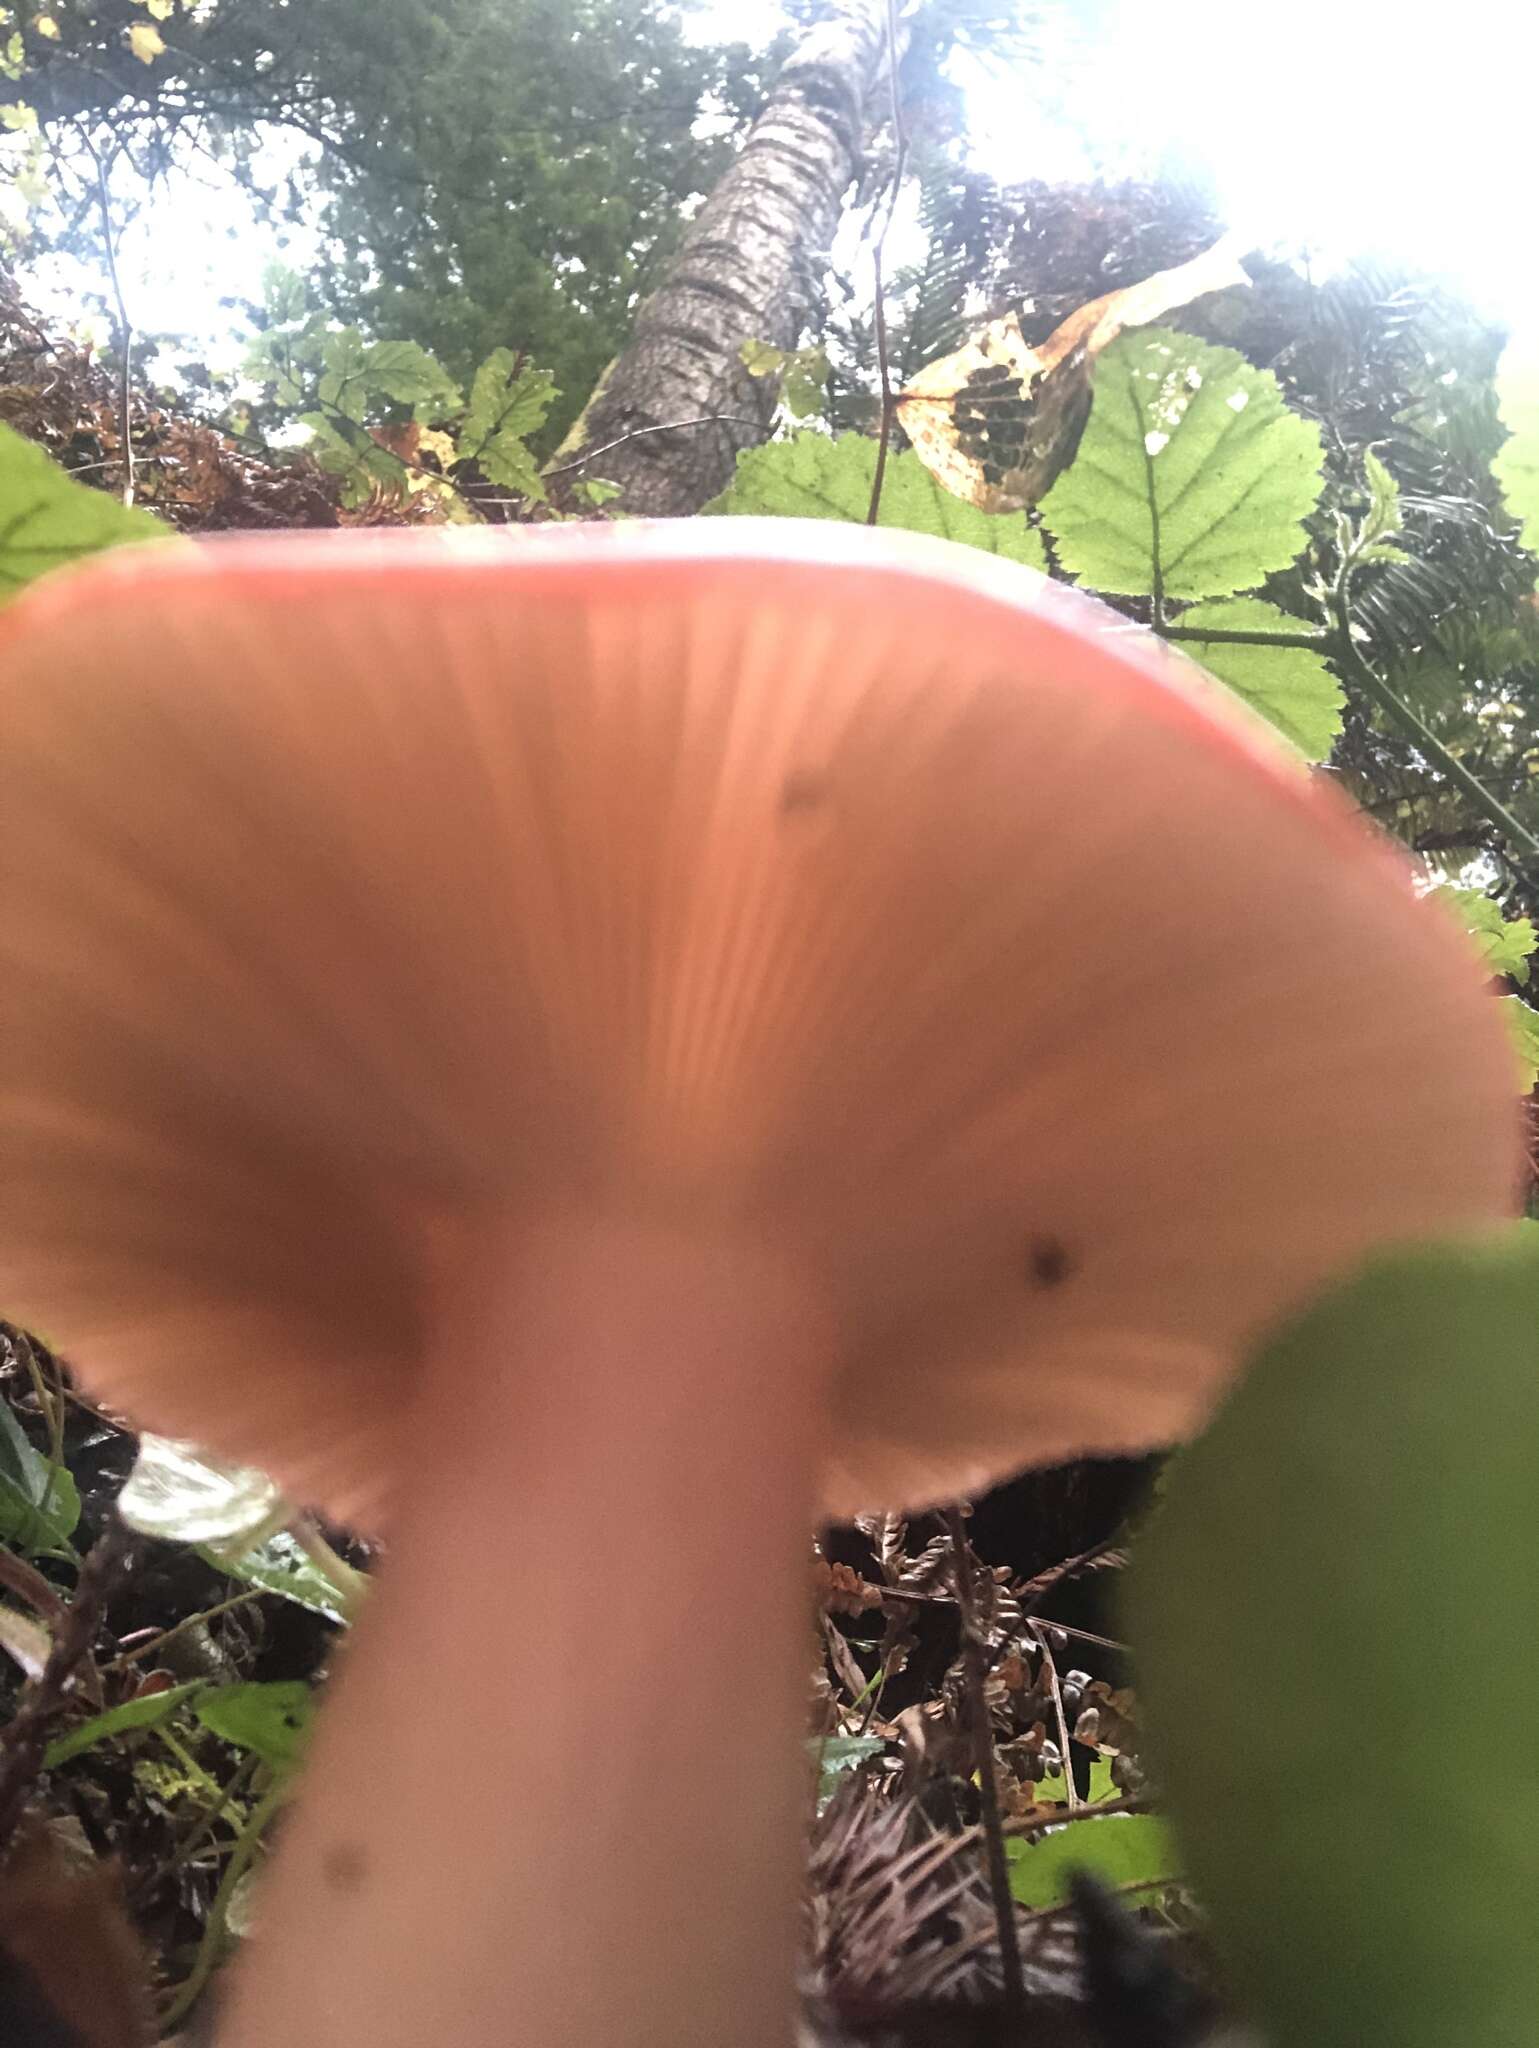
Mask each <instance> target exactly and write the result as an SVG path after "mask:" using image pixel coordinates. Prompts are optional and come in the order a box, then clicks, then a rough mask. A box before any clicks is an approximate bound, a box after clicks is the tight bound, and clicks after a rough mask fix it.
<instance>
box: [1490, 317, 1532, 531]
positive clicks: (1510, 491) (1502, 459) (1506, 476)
mask: <svg viewBox="0 0 1539 2048" xmlns="http://www.w3.org/2000/svg"><path fill="white" fill-rule="evenodd" d="M1496 397H1497V403H1498V404H1499V406H1500V408H1501V415H1502V425H1503V426H1504V427H1506V429H1507V432H1508V436H1509V438H1508V440H1507V441H1506V443H1505V444H1504V446H1503V447H1502V448H1501V450H1500V451H1499V452H1498V454H1497V457H1496V460H1495V461H1494V462H1493V463H1492V465H1491V467H1492V470H1493V471H1494V473H1495V476H1496V481H1497V482H1498V483H1499V484H1500V485H1501V487H1502V496H1503V497H1504V498H1505V499H1506V501H1507V510H1508V511H1509V512H1510V513H1511V514H1512V516H1513V518H1514V519H1515V520H1516V521H1517V522H1518V531H1519V537H1520V538H1521V540H1522V541H1523V544H1524V546H1525V547H1531V548H1532V547H1539V356H1536V355H1535V353H1534V352H1533V350H1532V349H1531V348H1526V349H1521V350H1520V349H1516V348H1509V349H1508V351H1507V353H1506V354H1505V355H1504V356H1503V357H1502V360H1501V363H1500V365H1499V366H1498V368H1497V372H1496Z"/></svg>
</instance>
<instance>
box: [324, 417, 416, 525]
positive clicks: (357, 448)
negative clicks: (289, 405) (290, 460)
mask: <svg viewBox="0 0 1539 2048" xmlns="http://www.w3.org/2000/svg"><path fill="white" fill-rule="evenodd" d="M299 424H300V425H301V426H302V427H308V428H309V429H310V432H311V434H312V435H313V436H314V438H313V440H312V441H311V443H310V446H309V450H308V452H309V454H310V455H311V456H312V457H313V458H314V460H315V461H316V462H317V463H318V464H319V466H320V467H321V468H322V469H324V470H325V471H326V472H327V474H328V475H330V476H339V477H341V478H342V480H343V486H342V502H343V504H344V505H349V506H357V505H361V504H362V503H363V502H364V500H365V499H366V498H367V497H368V495H369V486H370V481H371V479H373V478H375V477H377V478H378V479H379V480H380V482H381V483H384V484H396V483H399V482H400V480H401V479H402V478H403V477H404V476H405V475H406V465H405V464H404V463H403V462H402V461H401V459H400V457H399V456H398V455H392V454H391V452H390V450H389V449H388V448H381V446H380V445H379V443H378V442H377V441H376V440H375V439H374V438H373V436H372V435H371V434H369V432H368V431H367V429H366V428H363V427H359V426H354V425H352V424H350V423H349V424H347V425H345V426H338V424H337V422H336V421H335V420H333V419H329V418H328V417H327V416H326V414H325V413H323V412H306V413H301V414H300V416H299Z"/></svg>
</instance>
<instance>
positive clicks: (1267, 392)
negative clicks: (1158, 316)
mask: <svg viewBox="0 0 1539 2048" xmlns="http://www.w3.org/2000/svg"><path fill="white" fill-rule="evenodd" d="M1319 495H1320V436H1319V432H1318V430H1317V429H1316V428H1315V427H1313V426H1312V425H1311V424H1310V423H1309V422H1308V421H1307V420H1304V419H1301V418H1300V417H1299V415H1298V414H1297V413H1294V412H1290V411H1289V410H1288V407H1287V405H1286V404H1285V402H1284V400H1283V394H1282V387H1281V386H1280V385H1279V383H1278V381H1277V379H1276V378H1275V377H1274V376H1273V375H1272V374H1271V372H1270V371H1269V370H1257V369H1255V368H1253V367H1252V366H1251V364H1249V363H1248V362H1247V361H1246V360H1245V358H1244V357H1243V356H1242V355H1240V354H1238V353H1237V352H1236V351H1235V350H1234V349H1228V348H1212V347H1210V346H1208V344H1207V343H1205V342H1200V341H1194V340H1193V339H1192V337H1191V336H1190V335H1186V334H1176V333H1174V332H1173V331H1172V330H1170V329H1169V328H1159V327H1155V328H1141V329H1139V330H1138V331H1136V332H1134V333H1131V334H1125V335H1123V336H1122V337H1121V339H1120V340H1118V341H1115V342H1113V343H1112V345H1111V347H1110V348H1108V349H1107V350H1106V351H1105V352H1104V354H1103V355H1102V357H1101V359H1100V362H1099V363H1098V365H1097V367H1096V372H1095V396H1094V403H1093V404H1092V406H1091V411H1090V419H1089V422H1088V424H1087V425H1086V428H1085V432H1084V437H1083V439H1082V440H1081V442H1080V445H1079V452H1078V454H1077V455H1076V456H1075V458H1074V461H1073V462H1072V464H1071V465H1070V466H1069V468H1068V469H1067V470H1065V472H1064V473H1063V475H1062V476H1061V477H1060V478H1059V479H1058V481H1057V483H1056V484H1054V486H1053V488H1052V490H1051V491H1049V492H1048V494H1047V497H1046V498H1045V499H1044V500H1043V502H1042V518H1043V521H1044V523H1045V525H1046V526H1047V528H1048V531H1049V532H1050V533H1052V534H1053V535H1055V536H1056V539H1057V543H1058V558H1059V560H1060V561H1061V562H1062V564H1063V566H1064V567H1065V568H1066V569H1067V570H1069V571H1070V572H1071V574H1073V575H1075V576H1078V577H1079V578H1080V579H1081V581H1082V582H1084V583H1086V584H1088V585H1089V586H1090V587H1091V588H1092V589H1094V590H1102V591H1107V592H1116V593H1121V594H1124V595H1127V596H1136V597H1149V596H1152V595H1153V593H1154V591H1155V590H1156V589H1157V588H1158V589H1160V590H1162V591H1163V594H1164V595H1165V596H1166V597H1172V598H1196V597H1227V596H1229V595H1230V594H1231V593H1233V592H1234V591H1237V590H1253V589H1254V588H1255V587H1256V585H1257V584H1259V583H1261V582H1262V581H1264V579H1265V578H1266V577H1267V576H1269V575H1270V574H1271V573H1272V572H1273V571H1274V570H1277V569H1285V568H1286V567H1287V566H1288V564H1289V563H1290V562H1291V561H1293V559H1294V557H1295V556H1296V555H1298V554H1299V553H1300V551H1301V550H1302V548H1303V546H1304V539H1305V535H1304V528H1303V522H1304V520H1305V519H1307V518H1308V516H1309V514H1310V513H1311V512H1312V511H1313V510H1314V508H1315V504H1316V501H1317V500H1318V498H1319Z"/></svg>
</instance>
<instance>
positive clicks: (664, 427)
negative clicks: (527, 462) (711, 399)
mask: <svg viewBox="0 0 1539 2048" xmlns="http://www.w3.org/2000/svg"><path fill="white" fill-rule="evenodd" d="M683 427H752V428H753V430H754V432H755V433H758V434H762V433H763V432H764V422H763V420H745V419H740V418H739V417H738V416H737V414H736V413H730V412H704V413H701V414H700V416H699V418H698V419H692V420H664V421H663V422H662V423H661V425H658V426H652V427H632V428H630V430H629V431H628V432H627V433H624V434H616V436H615V438H614V439H613V440H612V441H601V442H600V443H599V445H598V446H597V448H589V449H588V450H587V451H586V452H585V453H584V454H582V455H579V456H578V457H577V458H576V459H575V461H572V462H558V463H557V464H556V466H555V468H554V469H542V470H541V471H540V474H541V476H542V477H552V476H565V475H566V473H567V471H568V470H572V469H582V468H584V467H585V466H586V465H587V464H588V463H590V462H596V461H597V460H598V458H599V457H600V456H601V455H608V454H609V452H610V451H611V449H614V448H623V447H624V446H625V444H626V442H627V441H639V440H640V439H641V437H642V435H643V434H674V433H677V432H678V431H679V430H680V429H681V428H683Z"/></svg>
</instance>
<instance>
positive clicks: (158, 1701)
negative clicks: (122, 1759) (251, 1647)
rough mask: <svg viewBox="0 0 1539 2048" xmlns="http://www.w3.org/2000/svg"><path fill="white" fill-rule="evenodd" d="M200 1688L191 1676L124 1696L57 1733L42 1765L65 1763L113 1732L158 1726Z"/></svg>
mask: <svg viewBox="0 0 1539 2048" xmlns="http://www.w3.org/2000/svg"><path fill="white" fill-rule="evenodd" d="M204 1690H206V1688H205V1685H204V1681H203V1680H202V1679H198V1678H195V1679H193V1680H192V1681H191V1683H190V1684H187V1685H169V1686H167V1687H166V1689H165V1691H164V1692H152V1693H147V1694H146V1695H145V1696H144V1698H143V1699H137V1700H125V1701H124V1703H123V1705H122V1706H120V1707H109V1708H108V1709H107V1711H106V1712H105V1713H104V1714H93V1715H92V1716H91V1718H90V1720H89V1721H82V1722H81V1723H80V1725H79V1726H78V1727H76V1728H71V1730H70V1731H69V1733H68V1734H67V1735H61V1736H59V1737H58V1739H57V1740H56V1741H54V1742H51V1743H50V1744H49V1745H48V1749H47V1751H46V1753H45V1754H44V1757H43V1768H44V1769H45V1770H48V1771H51V1770H54V1769H56V1768H57V1766H58V1765H60V1764H65V1763H68V1762H69V1760H70V1758H71V1757H72V1756H79V1755H80V1754H81V1752H82V1751H83V1750H87V1749H95V1748H96V1746H97V1744H98V1743H102V1742H108V1741H110V1740H111V1739H112V1737H113V1736H114V1735H129V1734H132V1733H133V1732H134V1731H135V1730H136V1729H140V1728H155V1727H158V1726H159V1724H160V1723H161V1722H162V1721H169V1720H170V1718H171V1716H172V1715H173V1714H175V1713H178V1712H180V1710H181V1709H182V1708H183V1707H184V1706H186V1704H187V1702H188V1701H189V1700H191V1699H195V1698H196V1697H197V1695H198V1694H199V1693H200V1692H203V1691H204Z"/></svg>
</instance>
